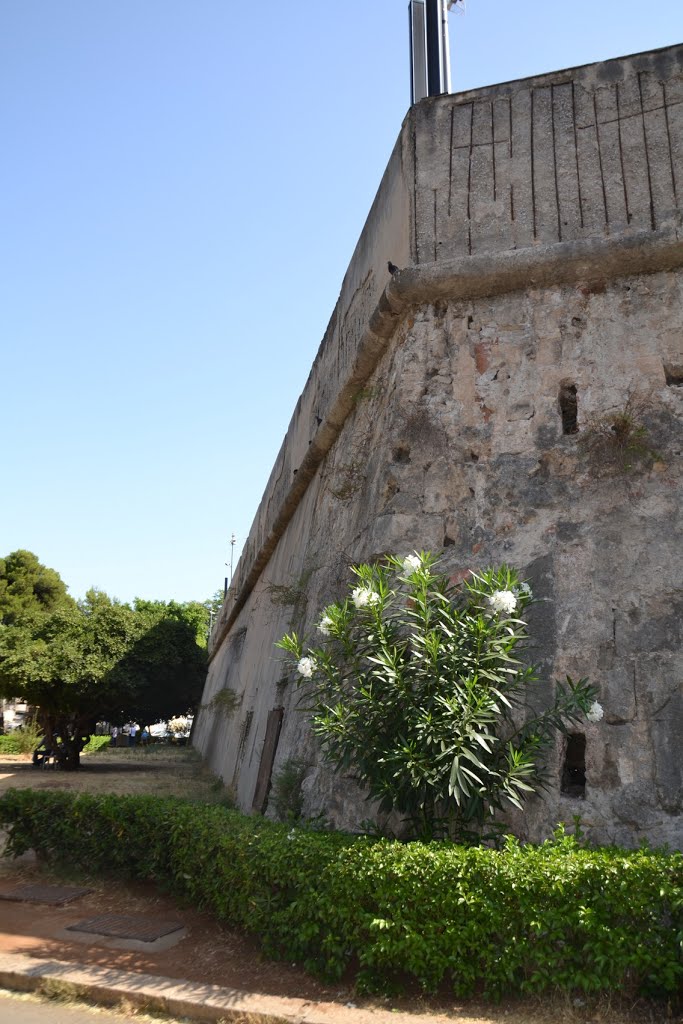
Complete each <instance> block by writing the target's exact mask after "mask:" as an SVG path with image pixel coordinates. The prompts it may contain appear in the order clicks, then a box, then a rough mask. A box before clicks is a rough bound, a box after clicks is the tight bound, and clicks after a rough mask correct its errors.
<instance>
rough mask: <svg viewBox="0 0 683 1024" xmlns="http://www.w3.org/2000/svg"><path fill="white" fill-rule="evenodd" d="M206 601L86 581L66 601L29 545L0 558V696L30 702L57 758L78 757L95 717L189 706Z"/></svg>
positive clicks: (161, 714) (202, 647)
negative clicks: (147, 597)
mask: <svg viewBox="0 0 683 1024" xmlns="http://www.w3.org/2000/svg"><path fill="white" fill-rule="evenodd" d="M208 620H209V610H208V609H207V608H206V607H205V606H204V605H202V604H200V603H199V602H188V603H186V604H179V603H178V602H175V601H170V602H168V603H166V602H164V601H142V600H139V599H138V600H137V601H136V602H135V604H134V606H133V607H132V608H131V607H130V606H129V605H127V604H122V603H120V602H118V601H116V600H112V599H111V598H110V597H108V596H107V595H106V594H104V593H102V592H101V591H97V590H90V591H89V592H88V593H87V594H86V596H85V598H84V600H82V601H79V602H75V601H73V600H72V599H71V598H69V597H68V596H67V595H66V588H65V586H64V584H63V583H62V581H61V580H60V578H59V576H58V574H57V573H56V572H54V570H52V569H46V568H45V567H44V566H42V565H41V564H40V562H38V559H37V558H36V557H35V555H32V554H31V553H30V552H27V551H17V552H14V553H13V554H11V555H8V557H7V558H5V559H2V560H0V624H1V625H2V629H1V630H0V696H2V697H9V698H14V697H19V698H21V699H23V700H25V701H26V702H27V703H28V704H30V705H31V706H32V707H34V708H35V709H36V724H37V727H38V728H39V729H40V731H41V733H42V734H43V735H44V736H45V738H46V741H47V742H48V744H49V745H50V746H51V747H52V746H55V745H56V743H57V741H58V742H59V745H60V749H61V751H62V753H63V759H62V761H61V765H62V767H63V768H66V769H75V768H78V766H79V760H80V752H81V750H82V749H83V746H84V744H85V743H86V742H87V740H88V737H89V736H90V735H91V733H92V732H93V730H94V725H95V722H96V721H98V720H100V721H101V720H108V721H113V722H116V723H117V724H120V723H121V722H122V721H125V720H126V719H137V720H138V721H141V722H144V723H151V722H155V721H157V720H158V719H164V718H170V717H171V716H173V715H176V714H178V713H187V712H188V711H190V710H194V708H195V707H196V705H197V703H198V701H199V699H200V697H201V693H202V689H203V686H204V679H205V676H206V632H207V626H208Z"/></svg>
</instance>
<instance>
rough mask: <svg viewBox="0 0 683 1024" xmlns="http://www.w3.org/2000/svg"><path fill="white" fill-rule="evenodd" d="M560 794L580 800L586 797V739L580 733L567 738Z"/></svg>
mask: <svg viewBox="0 0 683 1024" xmlns="http://www.w3.org/2000/svg"><path fill="white" fill-rule="evenodd" d="M560 788H561V792H562V793H564V795H565V796H571V797H574V798H575V799H577V800H581V799H582V798H583V797H585V795H586V737H585V736H584V734H583V733H582V732H576V733H571V734H570V735H569V736H568V737H567V749H566V750H565V754H564V764H563V765H562V782H561V787H560Z"/></svg>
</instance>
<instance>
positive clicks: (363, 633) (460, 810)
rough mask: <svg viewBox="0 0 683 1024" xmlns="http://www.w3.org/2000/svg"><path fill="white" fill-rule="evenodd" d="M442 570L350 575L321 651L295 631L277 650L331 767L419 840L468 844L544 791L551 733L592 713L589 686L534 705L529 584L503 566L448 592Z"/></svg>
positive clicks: (325, 626) (568, 688) (326, 619)
mask: <svg viewBox="0 0 683 1024" xmlns="http://www.w3.org/2000/svg"><path fill="white" fill-rule="evenodd" d="M436 561H437V560H436V559H435V558H434V557H433V556H432V555H430V554H429V553H422V554H421V555H417V554H416V555H411V556H409V557H408V558H406V559H403V560H400V559H398V558H396V557H390V558H387V559H386V560H385V561H384V562H382V563H381V564H377V565H372V566H371V565H358V566H355V567H353V568H352V571H353V573H354V575H355V577H356V583H357V585H356V586H355V587H354V588H353V590H352V593H351V596H350V597H349V598H347V599H346V600H344V601H341V602H338V603H336V604H332V605H329V606H328V607H327V608H325V610H324V612H323V614H322V617H321V619H320V620H319V624H318V630H319V632H320V634H321V637H322V640H321V644H320V645H319V646H316V647H306V648H304V644H303V643H302V641H301V640H300V638H299V637H298V636H297V635H296V634H295V633H292V634H290V635H288V636H285V637H284V638H283V639H282V640H281V641H280V643H279V645H278V646H280V647H281V648H283V649H284V650H285V651H287V652H288V653H289V654H290V656H292V657H293V658H294V659H295V660H296V663H297V670H298V674H299V678H300V682H302V683H304V684H305V685H306V693H307V697H308V707H309V710H310V711H311V712H312V720H313V729H314V732H315V733H316V734H317V736H318V737H319V738H320V740H321V741H322V746H323V751H324V753H325V755H326V757H327V758H328V760H329V761H331V762H332V763H333V764H334V765H335V766H336V767H337V768H338V769H341V770H345V771H349V770H350V771H353V772H355V775H356V777H357V778H358V779H359V781H361V782H362V783H364V784H365V785H366V786H367V787H368V790H369V793H370V795H371V796H372V797H374V798H376V799H378V800H379V801H380V807H381V809H383V810H393V809H397V810H399V811H401V812H402V813H403V814H405V815H406V816H407V818H408V820H409V822H410V824H411V828H412V832H413V834H415V835H418V836H419V837H420V838H423V839H431V838H435V837H438V836H441V835H446V834H450V835H451V836H453V837H456V838H461V839H462V838H468V837H470V838H471V837H472V836H475V835H481V833H482V829H483V828H484V826H485V822H486V821H487V819H488V820H490V819H494V818H495V815H496V813H498V812H500V811H501V810H503V808H504V807H505V805H506V804H508V805H512V806H514V807H518V808H521V807H522V806H523V803H524V800H525V799H526V797H527V796H528V794H529V793H533V792H536V791H537V790H538V789H539V788H541V787H542V786H543V785H544V783H545V776H544V772H543V765H542V759H543V754H544V752H545V751H546V749H547V748H548V746H549V744H550V743H551V741H552V739H553V737H554V735H555V733H556V732H557V731H558V730H559V731H561V732H566V730H567V727H568V724H569V723H570V722H572V721H574V722H575V721H577V720H578V719H579V718H580V717H581V716H583V714H585V713H589V714H597V713H598V709H599V708H600V706H599V705H598V704H597V703H596V702H595V692H594V689H593V688H592V687H591V686H589V685H588V682H587V680H585V679H582V680H580V681H579V682H577V683H574V682H573V681H572V680H571V679H569V678H568V679H567V683H566V685H562V684H558V685H557V687H556V691H555V695H554V698H553V699H552V701H551V703H550V704H549V705H548V706H546V707H543V708H541V709H540V710H538V709H536V708H533V707H532V706H530V704H529V702H528V696H529V693H530V691H531V690H532V689H533V687H534V686H536V684H537V683H538V675H537V671H536V669H535V668H533V667H530V666H525V665H524V664H523V663H522V661H521V660H520V658H519V654H520V652H521V651H522V650H523V648H524V645H525V641H526V639H527V635H528V634H527V625H526V622H525V620H524V618H523V617H522V616H523V614H524V611H525V608H526V607H527V606H528V604H529V603H530V601H531V599H532V598H531V592H530V590H529V588H528V586H527V585H526V584H524V583H520V581H519V579H518V577H517V575H516V573H515V572H514V570H512V569H509V568H507V567H505V566H504V567H502V568H501V569H498V570H494V569H491V570H488V571H486V572H484V573H482V574H481V575H479V576H477V575H472V576H471V577H470V578H469V579H466V580H465V581H464V582H463V583H462V584H461V585H459V586H454V585H453V584H451V582H450V580H449V578H448V577H447V576H446V575H444V574H443V573H439V572H436V571H434V566H435V564H436ZM600 711H601V709H600Z"/></svg>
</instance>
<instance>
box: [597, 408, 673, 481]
mask: <svg viewBox="0 0 683 1024" xmlns="http://www.w3.org/2000/svg"><path fill="white" fill-rule="evenodd" d="M645 410H646V402H645V399H644V398H643V397H638V396H636V395H629V397H628V399H627V400H626V402H625V403H624V405H623V407H622V408H621V409H616V410H614V411H612V412H608V413H606V414H605V415H604V416H600V417H598V418H597V419H595V420H593V421H592V422H591V423H589V424H588V426H587V427H586V428H585V430H584V431H583V432H582V434H581V436H580V438H579V447H580V449H581V450H582V451H583V452H584V454H585V455H586V457H587V459H588V463H589V467H590V470H591V472H592V473H593V475H594V476H598V477H602V476H610V475H613V476H614V475H619V474H624V473H630V472H634V471H635V470H638V469H641V470H643V469H649V468H650V466H651V465H652V463H653V462H654V461H655V460H656V459H657V452H656V451H655V450H654V448H653V447H652V445H651V444H650V433H649V430H648V428H647V426H646V424H645V422H644V418H643V417H644V413H645Z"/></svg>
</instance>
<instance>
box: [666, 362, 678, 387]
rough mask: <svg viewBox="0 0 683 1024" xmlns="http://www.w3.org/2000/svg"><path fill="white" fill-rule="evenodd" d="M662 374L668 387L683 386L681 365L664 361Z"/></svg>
mask: <svg viewBox="0 0 683 1024" xmlns="http://www.w3.org/2000/svg"><path fill="white" fill-rule="evenodd" d="M664 376H665V377H666V383H667V384H668V386H669V387H670V388H681V387H683V365H680V366H672V365H670V364H667V363H664Z"/></svg>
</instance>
